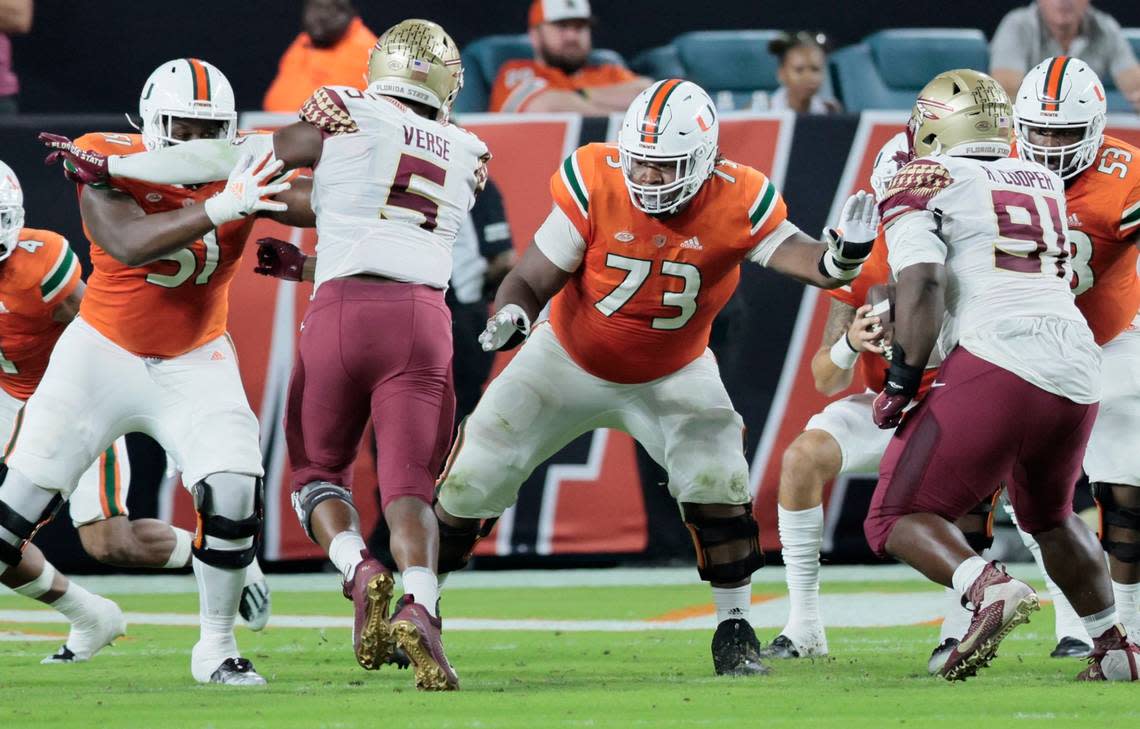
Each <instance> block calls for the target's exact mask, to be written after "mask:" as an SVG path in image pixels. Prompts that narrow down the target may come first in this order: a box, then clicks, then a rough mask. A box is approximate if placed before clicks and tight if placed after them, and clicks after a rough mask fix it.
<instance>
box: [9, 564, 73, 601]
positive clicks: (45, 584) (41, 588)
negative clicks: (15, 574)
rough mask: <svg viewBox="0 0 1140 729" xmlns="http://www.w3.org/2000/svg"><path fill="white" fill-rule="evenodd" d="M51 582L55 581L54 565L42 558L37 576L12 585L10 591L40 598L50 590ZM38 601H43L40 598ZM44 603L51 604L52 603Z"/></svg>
mask: <svg viewBox="0 0 1140 729" xmlns="http://www.w3.org/2000/svg"><path fill="white" fill-rule="evenodd" d="M53 582H55V567H53V566H52V564H51V562H48V561H47V560H44V568H43V571H41V572H40V574H39V576H38V577H36V578H34V579H32V580H29V581H27V582H25V583H24V584H22V585H20V586H19V587H13V588H12V592H14V593H16V594H17V595H23V596H24V597H30V598H32V599H33V600H40V598H41V597H43V596H44V595H45V594H47V593H48V592H50V591H51V586H52V583H53ZM80 589H82V588H80ZM64 594H66V593H64ZM40 602H44V601H43V600H40ZM45 604H47V605H51V604H52V603H45Z"/></svg>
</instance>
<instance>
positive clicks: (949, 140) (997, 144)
mask: <svg viewBox="0 0 1140 729" xmlns="http://www.w3.org/2000/svg"><path fill="white" fill-rule="evenodd" d="M907 131H908V134H909V136H910V143H911V149H912V151H913V152H914V156H915V157H925V156H927V155H931V154H946V155H951V156H954V157H1008V156H1009V153H1010V150H1011V148H1012V147H1011V144H1012V141H1013V105H1012V104H1011V103H1010V101H1009V97H1008V96H1007V95H1006V93H1005V91H1004V90H1003V89H1002V87H1001V84H999V83H998V82H997V81H995V80H994V79H993V78H991V77H990V76H987V75H986V74H984V73H981V72H980V71H972V70H970V69H968V68H960V69H957V70H954V71H945V72H943V73H940V74H938V75H937V76H935V77H934V79H933V80H931V81H930V83H928V84H926V86H924V87H923V88H922V91H920V92H918V98H917V99H916V100H915V102H914V109H913V110H912V111H911V115H910V122H909V123H908V124H907Z"/></svg>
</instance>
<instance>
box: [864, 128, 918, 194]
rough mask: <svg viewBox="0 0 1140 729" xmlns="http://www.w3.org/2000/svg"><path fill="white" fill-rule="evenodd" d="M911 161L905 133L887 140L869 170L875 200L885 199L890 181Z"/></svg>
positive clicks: (908, 143)
mask: <svg viewBox="0 0 1140 729" xmlns="http://www.w3.org/2000/svg"><path fill="white" fill-rule="evenodd" d="M911 159H913V155H912V154H911V152H910V140H909V139H907V134H906V132H899V133H898V134H896V135H895V136H893V137H891V138H890V139H888V140H887V143H886V144H884V145H883V146H882V147H881V148H880V149H879V153H878V154H877V155H875V164H874V166H873V167H872V168H871V189H872V190H874V191H875V198H876V199H877V200H882V199H883V198H884V197H886V194H887V188H889V187H890V185H891V180H893V179H895V175H896V174H898V171H899V170H901V169H902V168H903V167H905V166H906V164H907V163H908V162H910V161H911Z"/></svg>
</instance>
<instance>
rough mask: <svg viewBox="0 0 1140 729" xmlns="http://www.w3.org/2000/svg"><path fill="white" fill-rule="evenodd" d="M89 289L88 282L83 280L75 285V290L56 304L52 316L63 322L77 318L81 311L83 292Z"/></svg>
mask: <svg viewBox="0 0 1140 729" xmlns="http://www.w3.org/2000/svg"><path fill="white" fill-rule="evenodd" d="M86 290H87V284H85V283H83V282H82V281H80V282H79V285H78V286H76V287H75V290H74V291H72V292H71V293H70V294H68V295H67V296H66V297H64V299H63V301H61V302H59V303H58V304H56V307H55V308H54V309H53V310H52V312H51V318H52V319H53V320H55V321H58V322H60V323H61V324H67V323H69V322H70V321H71V320H72V319H74V318H75V316H76V314H78V313H79V304H80V302H82V301H83V292H84V291H86Z"/></svg>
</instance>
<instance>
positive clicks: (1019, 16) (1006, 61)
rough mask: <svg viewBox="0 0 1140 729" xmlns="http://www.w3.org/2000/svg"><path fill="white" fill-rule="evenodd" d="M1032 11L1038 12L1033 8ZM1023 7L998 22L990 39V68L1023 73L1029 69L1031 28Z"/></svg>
mask: <svg viewBox="0 0 1140 729" xmlns="http://www.w3.org/2000/svg"><path fill="white" fill-rule="evenodd" d="M1030 12H1036V10H1035V9H1031V10H1030ZM1025 20H1026V16H1025V14H1024V12H1023V9H1021V8H1019V9H1017V10H1012V11H1010V12H1009V13H1007V14H1006V16H1005V17H1004V18H1002V19H1001V22H1000V23H998V27H997V30H995V31H994V37H993V40H991V41H990V68H1008V69H1010V70H1013V71H1021V72H1022V73H1024V72H1026V71H1028V70H1029V65H1030V64H1029V61H1028V57H1029V51H1030V50H1031V49H1030V48H1029V46H1028V44H1029V42H1030V38H1029V32H1028V30H1029V28H1028V25H1027V24H1026V22H1025Z"/></svg>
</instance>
